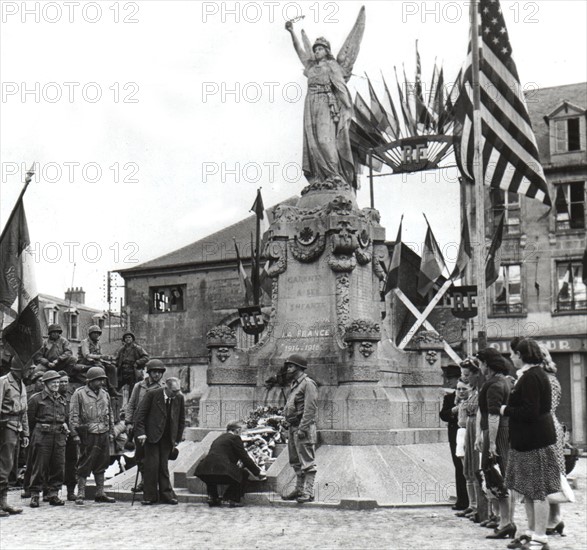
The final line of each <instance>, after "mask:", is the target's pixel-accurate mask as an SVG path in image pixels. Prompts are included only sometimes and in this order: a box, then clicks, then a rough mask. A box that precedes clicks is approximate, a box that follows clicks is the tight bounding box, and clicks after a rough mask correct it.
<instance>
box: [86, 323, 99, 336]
mask: <svg viewBox="0 0 587 550" xmlns="http://www.w3.org/2000/svg"><path fill="white" fill-rule="evenodd" d="M92 332H99V333H100V334H102V329H101V328H100V327H99V326H98V325H92V326H91V327H90V328H89V329H88V334H92Z"/></svg>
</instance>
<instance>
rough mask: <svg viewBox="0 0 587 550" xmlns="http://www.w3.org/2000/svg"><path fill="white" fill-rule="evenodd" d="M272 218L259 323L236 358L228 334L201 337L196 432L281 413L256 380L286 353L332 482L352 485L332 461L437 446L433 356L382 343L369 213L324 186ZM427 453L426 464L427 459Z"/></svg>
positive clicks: (442, 432) (379, 270) (343, 191)
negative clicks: (306, 385) (202, 377)
mask: <svg viewBox="0 0 587 550" xmlns="http://www.w3.org/2000/svg"><path fill="white" fill-rule="evenodd" d="M274 215H275V219H274V220H273V223H272V224H271V226H270V228H269V230H268V233H266V235H265V241H266V243H267V244H266V247H265V250H264V255H265V257H267V258H269V259H270V260H271V263H270V266H269V269H268V274H269V276H270V277H271V278H272V302H271V312H270V320H269V323H268V326H267V328H266V330H265V332H264V333H263V334H262V335H261V339H260V341H259V343H258V344H256V345H255V346H254V347H252V348H250V349H247V350H241V349H238V348H236V338H235V337H234V334H233V333H232V332H231V329H229V328H228V327H217V328H216V329H213V330H212V331H211V332H210V333H209V341H208V346H209V349H210V364H209V368H208V384H209V390H208V391H207V393H206V394H205V395H204V397H203V398H202V400H201V405H200V426H201V428H202V429H204V430H218V429H223V428H224V426H226V424H227V423H228V422H230V421H233V420H244V419H246V418H247V417H248V415H249V413H250V412H251V411H252V410H254V409H256V408H257V407H259V406H261V405H283V403H284V401H283V395H282V392H281V391H280V390H279V389H276V388H274V389H272V390H267V389H266V388H265V387H264V382H265V380H267V379H268V378H270V377H271V376H273V375H275V373H276V371H277V370H278V369H279V368H280V367H281V366H282V365H283V362H284V360H285V359H286V358H287V357H288V356H289V355H291V354H293V353H298V354H301V355H303V356H304V357H306V359H307V360H308V365H309V367H308V370H307V373H308V375H309V376H310V377H312V378H313V379H314V380H316V381H317V383H318V386H319V388H318V391H319V408H318V414H317V418H316V423H317V428H318V433H319V443H320V444H321V445H323V446H324V449H326V448H327V449H328V450H327V454H328V457H330V458H328V461H331V462H332V465H331V466H328V468H329V472H330V473H331V475H335V476H340V480H339V481H340V483H342V485H344V486H346V485H345V483H347V481H348V480H346V481H345V479H346V476H348V475H350V476H355V478H356V477H357V475H358V469H357V468H355V469H352V468H351V469H350V470H349V464H348V463H346V462H345V460H343V459H341V458H340V457H347V458H348V456H349V453H350V455H353V453H354V452H355V451H354V449H355V448H356V447H357V446H362V447H365V450H364V453H367V454H369V453H375V454H377V453H379V454H381V453H383V454H382V456H383V455H386V456H389V457H392V456H394V457H395V454H396V451H397V450H396V451H393V450H389V447H394V446H406V445H415V446H418V445H421V444H426V443H427V444H436V445H438V444H439V442H442V441H445V440H446V428H445V426H444V424H443V423H441V422H440V420H439V417H438V412H439V405H440V402H441V394H440V392H439V386H440V385H441V383H442V374H441V369H440V354H441V351H440V349H441V347H440V346H433V347H434V349H419V350H415V351H410V352H405V351H401V350H399V349H398V348H396V347H395V346H394V345H393V343H392V341H393V334H394V327H392V326H391V325H390V320H391V318H392V316H391V315H387V316H386V317H385V319H387V320H388V321H387V322H385V319H383V320H382V315H381V310H382V301H381V291H382V290H383V284H384V280H385V271H384V269H383V266H387V265H389V254H388V249H387V247H386V245H385V231H384V229H383V228H382V227H381V226H380V224H379V214H378V212H377V211H376V210H373V209H369V208H365V209H362V210H360V209H359V208H358V207H357V204H356V200H355V196H354V192H353V191H351V190H350V189H348V188H344V187H341V188H336V187H334V188H333V189H330V190H324V189H321V190H319V191H309V192H308V193H306V194H305V195H303V196H302V197H301V198H300V200H299V202H298V204H297V206H295V207H292V206H278V207H277V208H276V209H275V211H274ZM432 351H433V352H434V353H431V352H432ZM432 359H434V360H432ZM445 446H446V451H447V452H446V456H447V460H449V461H450V454H449V453H448V445H445ZM367 448H371V450H370V451H369V449H367ZM321 449H322V447H321V448H320V449H319V450H318V454H317V461H318V471H319V472H321V471H322V469H323V468H324V464H322V463H321V458H320V457H321V456H326V455H325V454H324V453H325V452H326V451H323V450H321ZM364 453H363V454H364ZM433 455H436V457H435V459H436V460H438V450H437V451H436V452H435V453H432V454H431V456H433ZM353 456H354V455H353ZM373 456H375V455H373ZM337 457H338V458H337ZM281 460H282V461H283V460H285V458H282V459H281ZM394 460H395V459H394ZM383 462H385V460H384V461H383ZM393 463H394V462H393V460H392V462H390V463H389V467H390V468H392V467H393ZM336 464H340V465H341V466H340V467H341V469H340V471H338V470H337V469H336V468H337V466H336ZM378 464H380V463H379V462H378ZM380 465H381V464H380ZM333 468H334V470H333ZM382 468H383V467H382ZM428 469H429V468H427V467H426V466H424V467H423V469H422V472H426V471H427V470H428ZM291 474H292V475H293V472H291ZM280 475H282V474H281V473H280ZM283 475H286V474H285V473H284V474H283ZM320 475H321V474H320V473H319V477H320ZM361 475H363V474H361ZM426 475H428V474H426ZM382 476H383V477H381V476H380V477H381V478H380V479H378V480H377V483H375V481H373V480H372V481H373V482H374V483H375V484H376V485H377V484H378V483H379V484H382V485H381V486H382V487H383V489H378V490H377V494H378V495H379V497H381V490H383V491H385V487H386V484H387V481H385V479H387V477H389V476H388V474H385V475H383V474H382ZM386 476H387V477H386ZM286 477H287V475H286ZM446 482H447V480H444V481H443V483H446ZM347 485H348V483H347ZM351 485H352V484H351ZM388 488H389V490H390V491H391V488H390V487H388ZM342 493H345V491H343V492H342ZM342 493H341V494H342ZM345 494H346V493H345ZM393 494H395V495H397V486H396V487H395V489H394V490H393ZM365 496H366V497H368V496H369V495H365ZM394 498H395V497H394Z"/></svg>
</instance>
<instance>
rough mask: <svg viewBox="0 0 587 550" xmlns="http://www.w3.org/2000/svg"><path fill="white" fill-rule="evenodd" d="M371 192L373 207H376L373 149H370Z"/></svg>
mask: <svg viewBox="0 0 587 550" xmlns="http://www.w3.org/2000/svg"><path fill="white" fill-rule="evenodd" d="M369 193H370V195H371V208H375V192H374V190H373V149H369Z"/></svg>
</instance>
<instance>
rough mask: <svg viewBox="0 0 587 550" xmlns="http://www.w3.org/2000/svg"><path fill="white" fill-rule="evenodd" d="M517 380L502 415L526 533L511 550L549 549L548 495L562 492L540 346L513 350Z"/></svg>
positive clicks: (525, 344)
mask: <svg viewBox="0 0 587 550" xmlns="http://www.w3.org/2000/svg"><path fill="white" fill-rule="evenodd" d="M514 355H515V356H516V357H517V358H518V359H519V360H521V361H516V363H517V366H518V367H519V366H520V363H521V365H522V366H521V368H519V370H518V379H517V381H516V383H515V385H514V388H513V390H512V393H511V394H510V400H509V404H508V405H502V406H501V409H500V413H501V414H502V415H503V416H506V417H508V418H509V431H510V452H509V456H508V465H507V470H506V479H505V482H506V486H507V487H508V489H513V490H515V491H517V492H518V493H520V494H522V495H523V496H524V505H525V507H526V515H527V519H528V531H526V533H525V534H524V535H522V536H521V537H519V538H517V539H515V540H514V542H513V543H512V544H511V545H508V547H509V548H516V547H517V548H524V549H532V550H547V549H548V548H549V546H548V542H547V536H546V523H547V521H548V513H549V507H548V501H547V500H546V497H547V496H548V495H549V494H552V493H556V492H558V491H560V487H561V485H560V468H559V465H558V462H557V451H556V431H555V427H554V422H553V419H552V415H551V412H550V411H551V407H552V397H551V387H550V382H549V380H548V376H547V375H546V373H545V372H544V369H543V368H542V362H543V357H542V353H541V351H540V348H539V347H538V344H537V343H536V342H535V341H534V340H531V339H524V340H522V341H521V342H520V343H519V344H518V345H517V346H516V348H515V350H514Z"/></svg>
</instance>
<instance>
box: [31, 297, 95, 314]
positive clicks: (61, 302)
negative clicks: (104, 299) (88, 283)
mask: <svg viewBox="0 0 587 550" xmlns="http://www.w3.org/2000/svg"><path fill="white" fill-rule="evenodd" d="M39 300H40V301H41V302H43V303H44V304H55V305H57V306H59V307H63V308H69V307H71V308H75V309H77V310H80V309H81V310H84V311H89V312H91V313H104V310H103V309H97V308H95V307H90V306H88V305H86V304H81V303H80V302H76V301H75V300H72V301H71V302H70V301H69V300H67V299H65V298H58V297H57V296H51V295H50V294H43V293H41V292H40V293H39Z"/></svg>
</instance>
